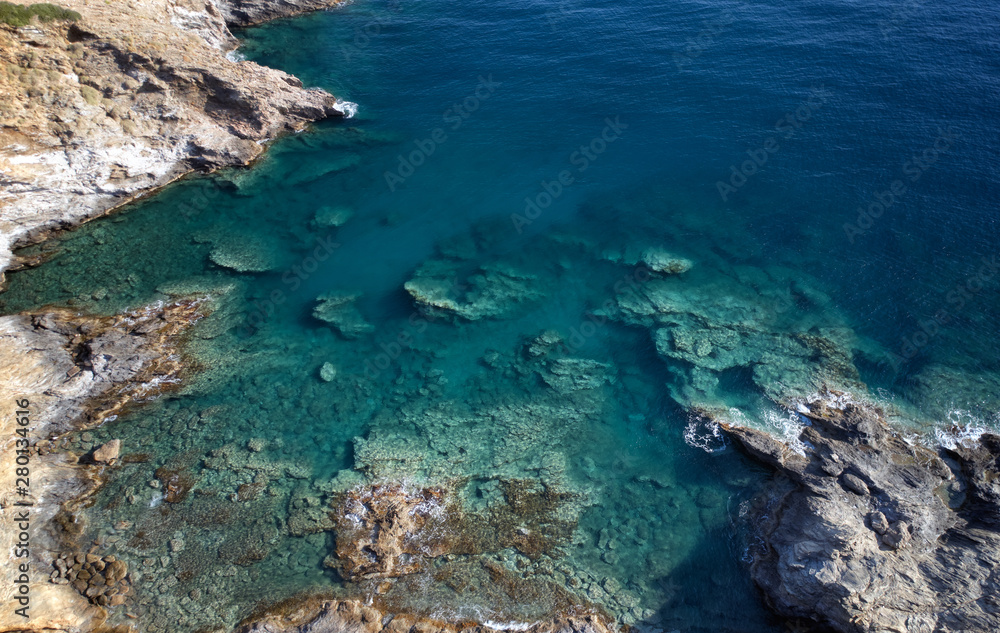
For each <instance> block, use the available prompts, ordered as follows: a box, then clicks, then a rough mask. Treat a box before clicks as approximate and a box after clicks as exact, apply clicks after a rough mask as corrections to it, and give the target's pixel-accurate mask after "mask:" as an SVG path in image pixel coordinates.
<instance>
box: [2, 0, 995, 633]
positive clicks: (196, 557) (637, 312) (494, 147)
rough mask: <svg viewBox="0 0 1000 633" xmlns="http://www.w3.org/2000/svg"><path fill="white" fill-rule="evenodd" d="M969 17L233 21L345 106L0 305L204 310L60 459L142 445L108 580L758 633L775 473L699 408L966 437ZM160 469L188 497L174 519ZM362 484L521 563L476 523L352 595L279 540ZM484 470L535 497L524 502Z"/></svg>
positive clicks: (974, 382)
mask: <svg viewBox="0 0 1000 633" xmlns="http://www.w3.org/2000/svg"><path fill="white" fill-rule="evenodd" d="M996 17H997V16H996V15H995V12H993V11H992V10H988V9H982V8H980V7H978V6H975V5H972V4H971V3H959V4H954V3H953V4H950V5H948V6H940V5H931V4H929V3H909V4H905V3H904V4H899V5H896V4H892V3H887V2H879V3H874V4H869V5H866V6H864V7H862V6H855V5H838V6H829V5H825V4H818V3H805V4H802V3H797V4H794V5H792V4H788V3H776V2H771V3H765V4H756V5H752V6H750V5H744V4H740V3H724V2H683V3H680V4H676V3H675V4H672V5H670V6H659V5H656V4H655V3H649V2H636V3H632V4H627V5H622V4H621V3H610V2H585V3H569V2H562V3H557V2H539V3H527V4H525V3H506V2H499V3H497V2H493V3H483V2H471V3H463V4H462V5H457V6H456V5H452V4H447V5H446V4H444V3H440V2H426V3H420V4H417V5H407V4H402V3H401V4H394V3H392V4H386V3H380V2H374V1H373V2H367V1H364V2H357V3H355V4H352V5H349V6H346V7H343V8H340V9H337V10H334V11H329V12H323V13H317V14H313V15H308V16H303V17H299V18H295V19H292V20H285V21H279V22H275V23H272V24H269V25H265V26H263V27H259V28H255V29H252V30H249V31H246V32H243V33H240V36H241V37H243V38H244V42H245V44H244V47H243V48H242V51H241V52H242V53H243V54H244V55H246V56H247V57H248V58H249V59H252V60H255V61H258V62H260V63H263V64H267V65H271V66H275V67H279V68H282V69H284V70H287V71H289V72H292V73H294V74H296V75H298V76H300V77H301V78H302V79H303V81H305V83H306V84H307V85H316V86H321V87H323V88H326V89H328V90H330V91H331V92H333V93H334V94H336V95H337V96H339V97H341V98H344V99H348V100H350V101H353V102H356V103H358V104H359V108H358V113H357V115H356V116H355V117H354V118H353V119H350V120H346V121H331V122H324V123H320V124H318V125H316V126H315V128H314V129H312V130H310V131H309V132H306V133H303V134H299V135H296V136H292V137H287V138H283V139H279V140H278V141H276V142H275V143H274V144H273V145H272V147H271V148H270V150H269V152H268V153H267V155H266V156H265V157H264V158H263V159H262V160H261V161H260V162H259V163H258V164H257V165H255V166H254V167H253V168H252V169H250V170H233V171H229V172H224V173H220V174H216V175H213V176H210V177H198V178H190V179H187V180H185V181H183V182H180V183H177V184H175V185H173V186H171V187H169V188H168V189H167V190H165V191H163V192H162V193H160V194H158V195H157V196H155V197H153V198H151V199H149V200H146V201H143V202H141V203H138V204H134V205H130V207H129V208H128V209H127V211H126V212H123V213H120V214H118V215H115V216H113V217H111V218H108V219H104V220H99V221H95V222H92V223H90V224H88V225H85V226H84V227H82V228H80V229H79V230H76V231H74V232H72V233H70V234H67V235H65V236H62V237H61V238H59V239H58V240H54V241H52V242H49V243H47V244H45V245H42V246H40V247H35V249H34V250H42V251H44V250H51V251H52V252H53V253H52V258H51V259H50V260H49V261H48V262H47V263H45V264H43V265H42V266H39V267H37V268H35V269H32V270H29V271H24V272H20V273H13V274H11V275H10V277H9V279H10V287H9V290H8V291H6V292H5V293H4V294H3V295H0V308H2V310H3V312H4V313H10V312H15V311H20V310H27V309H36V308H38V307H40V306H44V305H48V304H69V305H73V306H77V307H79V308H81V309H86V310H91V311H95V312H99V313H111V312H114V311H118V310H121V309H124V308H126V307H134V306H139V305H143V304H146V303H148V302H150V301H155V300H165V299H168V298H169V297H170V296H176V295H179V294H188V293H210V294H212V295H213V296H214V297H215V302H214V303H213V305H214V306H215V312H214V313H213V315H212V316H211V317H209V318H208V319H205V320H204V321H203V322H201V323H200V324H199V325H198V326H197V328H196V330H195V332H194V335H193V336H192V339H191V341H190V342H189V344H188V349H187V352H188V353H189V354H190V355H191V356H192V357H193V358H195V359H197V360H198V362H199V365H200V366H201V367H202V371H201V372H200V373H198V374H197V375H194V376H190V377H189V378H188V382H187V383H186V384H185V386H184V388H183V389H182V390H181V391H179V392H177V393H173V394H170V395H168V396H164V397H162V398H159V399H157V400H155V401H153V402H150V403H149V404H148V405H147V406H145V407H143V408H140V409H137V410H134V411H132V412H131V413H129V414H127V415H125V416H123V417H121V418H119V419H117V420H115V421H113V422H110V423H108V424H106V425H105V426H104V427H102V428H101V429H99V430H94V431H91V432H89V433H88V434H87V435H78V436H74V437H73V438H72V443H70V444H69V448H70V449H72V450H78V451H84V450H88V449H89V448H90V447H92V446H94V445H97V444H98V443H100V442H102V441H104V440H106V439H108V438H111V437H119V438H122V439H123V442H124V447H125V448H124V453H125V454H126V455H132V458H130V459H129V460H128V463H126V464H125V465H123V466H122V467H121V468H120V469H118V470H115V471H113V474H112V477H111V480H110V482H109V484H108V485H107V487H106V488H105V489H104V490H103V491H102V492H101V494H100V496H99V498H98V499H97V501H96V503H95V504H94V505H93V506H92V507H91V508H89V509H88V510H87V511H86V515H87V519H88V521H89V526H90V527H89V530H90V535H91V536H93V537H94V538H96V539H98V540H100V541H101V542H102V543H103V545H104V547H105V548H107V549H109V550H113V551H115V552H116V553H118V554H119V555H121V556H122V557H124V558H125V559H127V560H129V561H130V563H131V566H132V569H133V570H134V572H135V573H136V574H137V582H136V586H135V600H134V602H133V603H132V604H130V605H129V610H130V611H131V612H132V613H134V614H137V615H139V616H140V617H141V618H142V621H143V622H144V623H145V625H146V626H147V630H150V631H155V630H174V631H176V630H184V631H196V630H199V629H201V628H204V627H210V626H231V625H232V624H234V623H235V622H237V621H239V620H240V619H242V618H243V617H246V616H247V615H248V614H250V613H251V612H252V611H254V609H256V608H257V607H259V606H264V605H265V604H267V603H269V602H273V601H277V600H280V599H283V598H285V597H289V596H292V595H295V594H297V593H299V592H302V591H311V590H323V591H330V592H334V593H339V594H341V595H345V596H358V595H377V596H379V597H378V599H379V600H381V601H384V602H385V603H386V604H388V605H390V606H392V607H395V608H405V609H411V610H415V611H418V612H422V613H426V614H431V615H436V616H443V617H456V618H458V617H475V618H478V619H481V620H482V619H490V620H494V621H515V622H531V621H534V620H537V619H539V618H540V617H543V616H544V615H545V614H546V613H549V612H551V611H553V610H557V609H561V608H565V607H567V606H568V605H592V606H596V607H598V608H600V609H603V610H605V611H606V612H607V613H609V614H610V615H612V616H613V617H615V618H617V619H618V620H619V621H621V622H623V623H629V624H637V625H639V626H642V627H648V628H650V629H661V630H664V631H673V630H681V631H746V632H750V631H753V632H758V631H760V632H763V631H776V630H781V628H782V624H781V623H779V622H777V621H775V620H774V619H773V618H772V617H771V616H769V615H768V613H767V611H766V609H765V608H764V606H763V604H762V603H761V600H760V598H759V596H758V595H757V593H756V592H755V590H754V589H753V587H752V586H751V583H750V582H749V580H748V575H747V573H746V568H745V565H746V562H747V561H745V560H744V559H743V557H744V552H745V550H746V542H747V539H750V538H752V537H753V536H752V530H751V529H750V526H747V525H745V523H744V522H743V521H742V516H743V514H742V513H743V512H744V511H745V508H746V503H747V502H748V500H749V499H750V498H752V497H753V496H754V492H755V491H756V490H758V489H759V487H760V486H766V485H767V484H768V474H767V473H766V472H765V471H763V470H762V469H760V468H758V467H757V466H755V465H754V464H752V463H750V462H749V461H748V460H747V459H745V458H744V457H743V456H741V455H740V454H738V453H736V452H734V451H732V450H724V445H723V443H722V441H721V439H720V438H719V437H718V436H717V435H715V434H714V432H713V427H712V426H711V424H710V423H708V422H706V419H705V418H704V417H700V416H699V415H697V414H698V413H699V412H703V413H706V414H708V415H709V416H710V417H714V418H716V419H726V420H730V421H736V422H740V423H745V424H752V425H757V426H761V427H764V428H769V429H771V430H773V431H774V432H776V433H784V432H787V431H788V430H789V429H790V428H794V426H795V425H796V424H797V420H796V417H795V416H794V414H792V413H789V412H788V409H786V408H785V406H793V405H794V403H795V400H796V399H797V398H801V397H804V396H806V395H808V394H810V393H812V392H813V391H815V390H816V389H817V388H819V387H820V386H822V385H824V384H826V385H829V386H833V387H839V388H842V389H847V390H849V391H850V392H851V393H852V394H853V396H854V397H855V398H858V399H871V400H875V401H877V402H879V403H880V404H882V405H883V406H885V407H887V409H888V410H889V412H890V414H892V415H893V416H894V419H896V421H897V422H899V423H900V424H905V425H908V426H909V427H910V428H911V429H912V432H913V433H920V434H922V435H923V436H924V437H927V438H929V439H934V438H935V434H936V433H945V434H950V435H954V434H955V432H956V430H955V429H952V426H953V425H954V424H955V423H959V424H961V425H964V426H968V427H971V429H970V430H969V432H975V429H977V428H981V427H988V426H995V425H996V423H997V415H998V410H1000V402H998V400H1000V397H998V393H1000V388H998V386H1000V373H998V372H1000V369H998V359H1000V354H998V353H997V352H998V348H997V345H998V344H997V340H996V337H995V333H996V332H997V329H998V328H997V325H998V323H997V314H998V313H1000V312H998V308H1000V305H998V300H997V293H996V288H997V286H998V284H1000V276H998V275H996V274H995V273H996V272H997V271H996V269H995V268H996V260H995V256H996V253H997V244H998V239H997V238H998V235H997V219H996V218H997V214H996V208H995V203H994V202H993V201H994V200H996V197H997V196H996V194H997V193H998V191H1000V183H998V179H997V174H996V169H995V166H996V158H995V157H996V151H995V150H996V147H997V141H998V128H997V121H998V120H1000V118H998V116H997V115H998V114H1000V113H998V102H997V96H996V89H995V87H996V85H997V77H998V71H1000V69H998V65H997V61H996V60H997V59H1000V58H998V56H997V54H996V53H997V48H998V41H997V36H996V33H997V30H996V28H995V26H996V21H997V20H996ZM748 161H749V162H748ZM896 181H899V182H898V183H896ZM720 183H721V184H720ZM887 192H888V193H887ZM879 205H881V206H879ZM859 207H860V208H861V209H862V210H865V209H868V210H869V211H870V213H871V214H873V215H874V216H877V217H872V215H863V214H862V215H861V217H859V214H860V212H859V210H858V209H859ZM665 262H668V263H667V264H665V265H664V263H665ZM651 268H657V269H660V270H659V271H657V270H651ZM241 271H242V272H241ZM420 297H423V298H424V301H425V302H426V301H435V302H437V305H438V306H439V307H438V308H436V309H435V308H432V307H429V306H428V305H427V304H426V303H423V304H422V303H421V302H420V300H419V299H420ZM324 299H325V303H320V302H321V301H322V300H324ZM442 305H444V306H446V307H445V308H441V307H440V306H442ZM317 307H321V312H320V314H319V316H321V317H323V318H322V319H320V318H317V315H316V314H315V312H314V311H315V310H316V309H317ZM935 316H936V317H937V320H935ZM323 319H326V320H323ZM783 405H784V406H783ZM172 477H173V478H174V480H175V481H181V482H182V483H183V484H184V485H183V486H182V487H183V488H185V489H186V488H187V487H188V486H190V488H191V489H190V493H189V494H187V495H181V496H182V497H183V498H173V499H164V498H163V495H164V483H163V482H164V481H166V480H170V479H171V478H172ZM382 481H404V482H406V483H407V485H408V486H411V487H421V486H427V485H435V486H443V487H445V488H447V489H448V490H451V491H454V492H453V494H454V496H455V498H456V499H458V500H459V501H460V505H461V507H463V508H464V509H465V511H466V512H467V513H469V515H470V516H471V517H473V518H476V517H478V518H480V519H482V518H483V517H488V516H492V517H497V516H503V517H507V518H510V517H511V515H512V513H513V515H514V516H516V518H517V521H520V522H521V524H519V525H520V527H521V528H523V529H525V530H528V532H529V533H538V534H544V535H546V541H545V543H546V545H545V547H544V548H542V549H543V551H536V550H529V549H527V548H525V547H524V546H523V545H521V546H520V547H519V546H517V545H516V543H515V542H514V541H516V540H517V539H516V534H515V537H512V538H508V537H509V536H510V535H506V533H503V531H502V529H501V528H499V527H497V528H495V530H494V531H495V533H493V534H491V533H490V529H492V528H486V529H484V528H482V526H483V525H490V523H489V521H483V520H480V521H478V523H477V522H476V521H472V523H473V524H478V525H479V526H480V529H482V530H484V534H480V535H479V536H478V537H477V538H478V539H479V540H478V541H477V542H481V543H482V545H481V546H477V547H476V548H473V549H475V550H476V551H474V552H469V551H465V550H463V551H458V550H456V551H455V552H454V553H453V555H452V556H450V557H441V558H437V559H434V560H433V561H431V562H430V563H428V566H427V568H426V569H425V570H424V571H423V572H421V573H418V574H414V575H412V576H409V577H404V578H402V579H400V580H398V581H397V582H396V583H395V584H394V585H393V586H392V588H391V589H389V591H388V592H387V593H384V594H375V593H374V592H375V590H376V587H375V584H377V583H372V582H368V581H364V582H348V581H346V580H345V579H344V578H343V577H342V576H341V571H340V570H339V569H338V568H337V566H336V565H335V564H334V566H333V567H331V566H325V565H324V560H327V561H328V562H329V561H330V559H328V556H330V555H331V554H333V553H334V549H335V537H336V535H335V533H334V532H332V531H320V532H315V533H312V534H303V532H304V531H308V530H305V529H303V528H302V527H301V526H302V525H304V524H307V523H308V520H309V519H310V517H313V518H314V517H315V516H316V513H317V512H319V513H322V512H323V511H324V510H323V508H326V507H327V506H328V505H329V504H330V503H331V501H333V502H334V503H336V501H335V500H336V499H337V493H338V492H341V491H344V490H349V489H352V488H355V487H356V486H358V485H360V484H362V483H366V482H382ZM514 483H516V484H517V485H518V486H525V487H526V489H528V490H534V491H536V492H537V491H540V490H541V491H545V492H546V493H547V494H550V495H552V497H553V498H555V499H557V501H555V502H552V503H548V502H546V503H541V502H538V503H537V504H535V505H531V504H528V505H529V506H531V507H530V508H528V507H521V506H517V504H515V503H514V501H513V497H512V496H511V495H510V493H509V492H508V494H506V495H505V494H504V490H507V489H506V488H504V486H509V485H513V484H514ZM542 496H544V495H542ZM529 497H530V495H529ZM530 498H532V499H535V498H536V497H530ZM545 498H546V499H548V498H549V497H545ZM515 506H517V507H515ZM536 506H537V507H536ZM490 513H493V514H490ZM122 521H125V522H127V524H122V523H120V522H122ZM493 525H500V523H494V524H493ZM116 526H118V527H116ZM567 526H568V527H567ZM564 528H565V529H564ZM494 563H495V564H496V565H499V566H500V568H502V569H503V570H505V571H503V574H502V575H501V576H502V578H503V579H504V582H503V583H500V582H498V581H496V577H495V576H492V575H490V574H489V573H488V572H487V571H484V570H487V569H488V566H489V565H493V564H494ZM455 578H461V579H463V580H462V581H461V582H458V581H455V580H454V579H455ZM470 587H472V588H473V589H470ZM503 587H507V589H503ZM510 587H513V588H514V589H510ZM115 617H116V618H118V619H122V618H124V615H123V613H116V615H115ZM123 621H124V620H123Z"/></svg>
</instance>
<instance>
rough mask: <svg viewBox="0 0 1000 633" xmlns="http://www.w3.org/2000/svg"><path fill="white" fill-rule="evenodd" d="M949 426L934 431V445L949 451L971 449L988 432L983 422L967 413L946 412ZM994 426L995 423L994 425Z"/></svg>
mask: <svg viewBox="0 0 1000 633" xmlns="http://www.w3.org/2000/svg"><path fill="white" fill-rule="evenodd" d="M948 422H949V425H948V426H946V427H944V428H936V429H934V443H935V444H936V445H937V446H944V447H945V448H949V449H952V450H954V449H956V448H962V447H965V448H971V447H973V446H975V445H977V444H978V443H979V438H980V437H982V435H983V433H989V432H990V430H991V429H990V426H992V425H988V424H986V423H985V421H984V420H981V419H980V418H978V417H976V416H975V415H973V414H972V413H970V412H969V411H965V410H962V409H954V410H952V411H949V412H948ZM994 425H995V423H994Z"/></svg>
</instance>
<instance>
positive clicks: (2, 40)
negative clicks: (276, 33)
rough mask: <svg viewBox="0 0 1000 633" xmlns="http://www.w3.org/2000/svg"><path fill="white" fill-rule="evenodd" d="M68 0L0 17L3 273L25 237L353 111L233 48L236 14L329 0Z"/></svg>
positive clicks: (244, 157) (239, 19)
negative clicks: (34, 14) (22, 19)
mask: <svg viewBox="0 0 1000 633" xmlns="http://www.w3.org/2000/svg"><path fill="white" fill-rule="evenodd" d="M61 4H62V6H65V7H67V8H69V9H73V10H75V11H77V12H78V13H80V15H81V16H82V17H81V18H80V20H78V21H76V22H66V21H61V22H60V21H54V22H46V23H36V24H33V25H29V26H27V27H22V28H18V29H15V28H13V27H8V26H4V25H0V185H2V188H0V272H2V271H3V270H4V269H6V268H8V267H10V266H11V264H12V263H13V261H12V256H11V253H10V250H11V248H12V247H13V246H14V245H15V244H16V243H20V242H24V241H30V240H33V239H38V238H39V237H40V236H41V235H42V234H44V233H46V232H48V231H50V230H53V229H58V228H63V227H65V226H68V225H73V224H76V223H79V222H82V221H84V220H86V219H89V218H91V217H94V216H96V215H98V214H100V213H103V212H105V211H107V210H109V209H111V208H114V207H117V206H119V205H120V204H122V203H124V202H126V201H128V200H129V199H131V198H132V197H134V196H136V195H138V194H140V193H143V192H145V191H148V190H150V189H153V188H156V187H160V186H162V185H164V184H166V183H168V182H170V181H171V180H174V179H175V178H177V177H179V176H181V175H183V174H185V173H187V172H190V171H191V170H193V169H215V168H218V167H223V166H229V165H243V164H246V163H248V162H249V161H251V160H252V159H254V158H255V157H257V156H258V155H259V154H260V153H261V152H262V151H263V145H262V143H263V142H264V141H267V140H269V139H271V138H274V137H275V136H276V135H278V134H280V133H282V132H285V131H289V130H297V129H301V128H302V127H303V126H305V125H306V124H307V123H308V122H310V121H313V120H316V119H320V118H324V117H328V116H341V115H343V112H344V107H343V106H342V105H340V104H338V102H337V100H336V99H335V98H334V97H333V96H332V95H330V94H328V93H326V92H324V91H322V90H318V89H306V88H303V86H302V82H301V81H299V80H298V79H296V78H295V77H293V76H291V75H289V74H287V73H284V72H281V71H279V70H274V69H270V68H265V67H263V66H260V65H258V64H255V63H253V62H248V61H240V60H239V59H238V58H237V57H234V56H232V55H229V56H228V57H227V53H229V52H231V51H232V50H233V49H235V48H236V46H237V44H238V42H237V40H236V38H234V37H233V35H232V33H231V32H230V31H229V28H228V26H227V22H228V23H229V24H240V25H242V24H247V23H251V22H257V21H260V20H262V19H267V18H270V17H277V16H279V15H291V14H294V13H296V12H300V11H303V10H311V9H317V8H321V7H323V6H328V5H331V4H334V3H333V2H330V1H328V0H312V1H310V2H282V3H274V2H267V1H258V2H239V1H236V0H234V1H233V2H231V3H227V2H226V1H225V0H151V1H148V2H142V3H126V2H124V1H123V0H109V1H108V2H98V3H94V2H91V3H87V2H85V0H65V1H64V2H62V3H61ZM251 16H253V17H251ZM196 204H197V203H196ZM204 206H205V207H206V208H207V206H208V205H207V203H206V204H205V205H204Z"/></svg>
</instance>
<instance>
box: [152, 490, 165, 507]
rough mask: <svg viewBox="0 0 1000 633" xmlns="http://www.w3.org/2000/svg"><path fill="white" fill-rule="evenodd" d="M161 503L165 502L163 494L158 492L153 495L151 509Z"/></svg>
mask: <svg viewBox="0 0 1000 633" xmlns="http://www.w3.org/2000/svg"><path fill="white" fill-rule="evenodd" d="M161 501H163V493H162V492H159V491H156V492H154V493H153V498H152V499H150V500H149V507H150V508H155V507H156V506H158V505H160V502H161Z"/></svg>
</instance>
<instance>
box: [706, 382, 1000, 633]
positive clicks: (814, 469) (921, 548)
mask: <svg viewBox="0 0 1000 633" xmlns="http://www.w3.org/2000/svg"><path fill="white" fill-rule="evenodd" d="M840 395H841V394H830V393H823V394H821V395H820V396H817V397H816V398H814V399H813V400H812V401H810V402H809V403H808V404H807V405H805V406H803V408H802V410H801V413H802V415H803V416H805V417H806V418H807V419H808V420H809V422H810V425H808V426H805V427H803V428H802V430H801V434H800V440H801V441H802V442H803V444H804V445H805V446H806V447H807V450H806V453H805V455H802V454H799V453H796V452H794V451H792V450H790V449H789V447H788V445H787V444H785V443H783V442H781V441H778V440H776V439H774V438H773V437H771V436H770V435H768V434H767V433H764V432H761V431H757V430H753V429H747V428H733V427H726V430H727V431H728V432H729V433H730V435H731V436H732V437H734V438H735V439H736V440H737V441H738V442H739V443H740V444H741V445H742V446H743V448H744V449H746V451H747V452H748V453H749V454H750V455H752V456H753V457H755V458H757V459H759V460H760V461H762V462H764V463H765V464H768V465H769V466H771V467H772V468H774V469H776V470H777V471H778V473H779V474H780V475H781V478H780V479H779V481H778V483H777V485H775V486H773V487H772V489H771V490H770V492H769V493H767V495H766V497H765V498H762V499H759V500H758V503H757V504H756V506H755V509H754V511H753V512H752V514H751V517H750V518H751V521H752V522H753V524H754V525H755V526H756V527H757V530H758V536H759V537H760V538H761V539H762V540H761V545H760V546H757V547H754V548H753V549H752V554H753V557H754V559H753V563H752V565H751V573H752V575H753V578H754V580H755V581H756V583H757V584H758V585H759V586H760V587H761V589H762V590H763V591H764V593H765V594H766V596H767V599H768V601H769V602H770V603H771V605H772V606H773V607H774V608H775V609H776V610H777V611H778V612H779V613H781V614H782V615H785V616H789V617H794V618H805V619H809V620H813V621H815V622H817V623H820V624H822V625H824V626H828V627H831V628H833V629H834V630H836V631H841V632H843V633H862V632H865V633H867V632H872V631H927V632H941V633H944V632H951V631H954V632H956V633H957V632H958V631H962V632H964V633H972V632H976V633H987V632H995V631H998V630H1000V604H998V601H997V596H998V595H1000V582H998V581H1000V579H998V576H997V573H998V572H997V570H998V569H1000V437H997V436H994V435H984V436H982V438H981V440H980V443H979V446H977V447H974V448H958V449H955V450H945V449H941V450H939V451H938V452H935V451H932V450H929V449H927V448H924V447H921V446H919V445H914V444H912V443H910V442H908V441H906V440H905V439H904V438H903V437H902V436H901V435H900V434H899V433H897V432H896V431H894V430H893V429H892V428H890V427H889V425H888V424H887V423H886V422H885V420H884V418H883V416H882V413H881V412H880V411H879V410H877V409H876V408H874V407H872V406H868V405H860V404H854V403H851V402H845V401H844V399H843V398H842V397H841V398H839V400H840V402H837V400H838V398H837V396H840Z"/></svg>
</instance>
